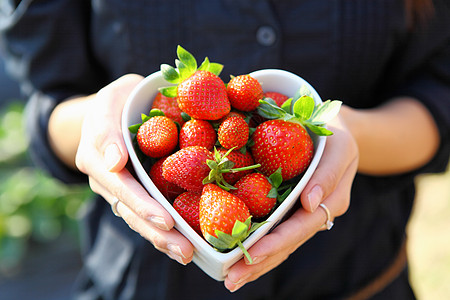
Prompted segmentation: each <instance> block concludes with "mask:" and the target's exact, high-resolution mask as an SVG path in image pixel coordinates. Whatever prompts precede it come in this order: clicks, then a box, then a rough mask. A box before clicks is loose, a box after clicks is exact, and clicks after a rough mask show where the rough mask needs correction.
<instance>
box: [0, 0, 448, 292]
mask: <svg viewBox="0 0 450 300" xmlns="http://www.w3.org/2000/svg"><path fill="white" fill-rule="evenodd" d="M16 2H17V1H16ZM434 2H435V7H436V9H435V15H434V17H433V18H432V19H430V20H429V21H428V23H426V24H416V26H415V27H414V28H413V29H408V27H407V26H406V17H405V12H404V10H403V1H401V0H358V1H357V0H351V1H349V0H336V1H327V0H302V1H294V0H278V1H269V0H258V1H256V0H254V1H242V0H222V1H211V0H195V1H194V0H180V1H167V0H164V1H163V0H159V1H158V0H146V1H144V0H139V1H138V0H133V1H120V0H92V1H86V0H47V1H38V0H35V1H32V0H24V1H20V4H18V6H17V7H15V6H13V5H12V4H5V5H2V6H1V10H0V13H2V15H1V17H0V28H1V30H2V32H1V38H2V45H3V46H4V50H5V52H6V55H7V57H8V61H7V66H8V68H9V70H10V71H11V73H12V74H13V75H14V76H16V78H18V80H20V82H21V84H22V88H23V90H24V92H25V93H27V95H28V96H29V97H30V100H29V103H28V106H27V112H28V115H27V122H28V129H29V132H30V139H31V144H30V153H31V154H32V156H33V158H34V160H35V162H36V164H37V165H39V166H40V167H42V168H44V169H45V170H47V171H48V172H49V173H50V174H52V175H53V176H55V177H57V178H59V179H61V180H62V181H65V182H68V183H80V182H85V181H86V177H85V176H84V175H82V174H80V173H77V172H74V171H71V170H69V169H67V168H66V167H64V165H63V164H62V163H61V162H59V161H58V159H57V158H56V157H55V155H54V154H53V153H52V152H51V150H50V147H49V145H48V142H47V140H46V132H47V123H48V117H49V115H50V113H51V111H52V109H53V108H54V107H55V106H56V105H57V104H58V103H60V102H61V101H63V99H66V98H67V97H71V96H75V95H79V94H89V93H93V92H96V91H97V90H99V89H100V88H101V87H103V86H105V85H106V84H108V83H109V82H111V81H113V80H115V79H117V78H118V77H120V76H121V75H123V74H126V73H139V74H141V75H144V76H145V75H148V74H150V73H153V72H155V71H157V70H159V66H160V64H161V63H170V64H173V59H174V58H175V56H176V53H175V49H176V45H178V44H181V45H183V47H185V48H186V49H188V50H189V51H190V52H192V53H193V54H195V56H196V57H197V58H198V59H203V58H204V57H205V56H208V57H209V58H210V60H211V61H216V62H220V63H223V64H224V65H225V68H224V71H223V72H222V76H223V78H224V79H227V78H229V75H230V74H234V75H239V74H244V73H249V72H251V71H254V70H258V69H263V68H280V69H285V70H288V71H291V72H293V73H296V74H298V75H300V76H301V77H303V78H305V79H306V80H307V81H309V82H310V83H311V84H312V85H313V86H314V87H315V88H316V90H317V91H318V93H319V94H320V95H321V97H322V98H323V99H339V100H342V101H343V102H344V103H345V104H347V105H350V106H352V107H357V108H371V107H374V106H377V105H380V104H382V103H383V102H384V101H386V99H388V98H389V97H393V96H398V95H405V96H406V95H407V96H413V97H416V98H417V99H419V100H420V101H421V102H422V103H423V104H424V105H425V106H426V107H427V108H428V109H429V111H430V112H431V114H432V115H433V117H434V119H435V121H436V123H437V125H438V127H439V130H440V136H441V144H440V148H439V151H438V153H437V154H436V156H435V157H434V158H433V159H432V161H430V162H429V163H428V164H427V165H425V166H423V167H422V168H420V169H418V170H415V171H413V172H410V173H407V174H401V175H397V176H388V177H371V176H364V175H361V174H358V175H357V176H356V178H355V181H354V185H353V189H352V195H351V206H350V209H349V210H348V212H347V213H346V214H345V215H344V216H342V217H339V218H338V219H337V220H336V226H334V227H333V229H332V230H331V231H329V232H320V233H318V234H317V235H316V236H315V237H313V238H312V239H311V240H309V241H308V242H307V243H306V244H305V245H303V246H302V247H300V248H299V249H298V250H297V251H296V252H294V253H293V254H292V255H291V256H290V257H289V259H288V260H286V261H285V262H284V263H283V264H282V265H280V266H279V267H277V268H276V269H274V270H273V271H271V272H270V273H268V274H266V275H265V276H263V277H261V278H260V279H258V280H257V281H256V282H253V283H250V284H247V285H246V286H244V287H243V288H242V289H240V290H239V291H237V292H236V293H233V294H230V293H229V292H228V291H227V290H226V289H225V288H224V287H223V284H222V283H220V282H216V281H214V280H213V279H211V278H209V277H208V276H207V275H205V274H204V273H203V272H202V271H201V270H199V269H198V268H197V267H196V266H195V265H194V264H191V265H188V266H181V265H179V264H177V263H176V262H173V261H171V260H170V259H169V258H167V257H166V256H165V255H164V254H161V253H159V252H158V251H157V250H155V249H154V248H153V246H152V245H151V244H150V243H149V242H147V241H145V240H144V239H143V238H141V237H140V236H139V235H138V234H137V233H135V232H133V231H132V230H130V229H129V228H128V226H127V225H126V224H125V222H123V221H122V220H121V219H119V218H116V217H114V216H113V215H112V213H111V210H110V208H109V205H108V203H107V202H106V201H104V200H103V199H100V198H98V199H94V200H93V201H92V202H91V203H90V207H89V210H88V211H87V213H86V216H85V222H84V224H85V233H86V234H85V239H84V241H85V243H84V251H85V253H84V255H85V267H84V270H83V274H82V276H81V280H80V284H79V292H80V293H82V294H84V295H85V296H86V295H89V296H88V298H87V299H97V298H100V295H101V297H103V298H104V299H213V298H212V297H211V295H214V299H340V298H342V297H343V296H345V295H347V294H348V293H350V292H352V291H355V290H357V289H358V288H360V287H361V286H363V285H364V284H366V283H367V282H369V281H371V279H373V278H374V277H376V276H377V274H378V273H379V272H381V271H382V270H383V269H384V268H385V267H386V266H387V265H388V264H389V262H390V261H391V260H392V259H393V257H394V256H395V254H396V252H397V251H398V249H399V247H400V244H401V242H402V240H403V238H404V236H405V226H406V224H407V221H408V218H409V214H410V211H411V207H412V205H413V200H414V177H415V176H416V175H417V174H420V173H425V172H441V171H443V170H444V169H445V167H446V166H447V163H448V159H449V155H450V4H449V3H448V1H446V0H437V1H434ZM11 3H12V2H11ZM9 5H10V6H9ZM398 286H400V288H397V289H392V288H391V289H387V290H386V291H384V294H382V295H379V299H407V298H411V297H413V295H412V293H411V291H410V289H409V287H408V285H407V283H405V284H404V285H402V284H398Z"/></svg>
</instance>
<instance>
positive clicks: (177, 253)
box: [167, 244, 186, 265]
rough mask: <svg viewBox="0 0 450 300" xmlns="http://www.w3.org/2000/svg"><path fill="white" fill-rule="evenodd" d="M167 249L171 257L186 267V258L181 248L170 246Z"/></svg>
mask: <svg viewBox="0 0 450 300" xmlns="http://www.w3.org/2000/svg"><path fill="white" fill-rule="evenodd" d="M167 249H168V250H169V256H170V257H171V258H172V259H174V260H176V261H177V262H179V263H180V264H182V265H186V263H185V262H184V261H183V258H186V257H185V256H184V255H183V252H182V251H181V248H180V246H178V245H175V244H168V245H167Z"/></svg>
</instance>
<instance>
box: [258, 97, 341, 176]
mask: <svg viewBox="0 0 450 300" xmlns="http://www.w3.org/2000/svg"><path fill="white" fill-rule="evenodd" d="M307 94H308V93H307ZM309 94H310V93H309ZM260 103H261V105H260V106H259V107H258V113H259V114H260V115H261V116H263V117H265V118H269V119H275V120H269V121H265V122H263V123H262V124H260V125H258V127H256V130H255V132H254V133H253V135H252V140H253V143H254V144H253V146H252V147H251V152H252V155H253V159H254V160H255V162H256V163H258V164H261V169H260V171H261V172H262V173H263V174H264V175H266V176H269V175H270V174H272V173H273V172H275V171H276V170H277V169H278V168H281V169H282V170H281V174H282V176H283V179H284V180H289V179H291V178H294V177H295V176H297V175H300V174H301V173H302V172H303V171H304V170H306V168H307V167H308V166H309V164H310V162H311V160H312V157H313V153H314V145H313V141H312V139H311V136H310V135H309V133H308V132H307V131H306V129H305V127H307V128H308V129H309V130H311V131H312V132H313V133H315V134H317V135H325V136H326V135H331V134H332V132H331V131H330V130H328V129H326V128H324V127H323V126H324V125H325V124H326V122H327V121H328V120H331V119H332V118H334V117H335V116H336V115H337V113H338V112H339V109H340V106H341V104H342V102H340V101H329V100H328V101H325V102H324V103H322V104H318V105H315V102H314V99H313V98H312V97H311V96H309V95H303V96H301V97H299V98H297V99H296V100H293V101H292V103H291V109H292V114H289V113H288V112H286V111H285V110H284V109H282V108H280V107H278V106H277V105H276V104H272V103H270V102H267V101H264V100H260Z"/></svg>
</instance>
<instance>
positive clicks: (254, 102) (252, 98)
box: [227, 75, 263, 111]
mask: <svg viewBox="0 0 450 300" xmlns="http://www.w3.org/2000/svg"><path fill="white" fill-rule="evenodd" d="M227 95H228V99H229V101H230V103H231V106H232V107H234V108H236V109H237V110H241V111H252V110H254V109H256V108H257V107H258V105H259V102H258V101H259V100H260V99H262V98H263V89H262V87H261V84H260V83H259V81H258V80H256V79H255V78H253V77H251V76H250V75H239V76H236V77H233V78H231V80H230V82H228V85H227Z"/></svg>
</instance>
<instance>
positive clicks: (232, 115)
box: [216, 110, 247, 124]
mask: <svg viewBox="0 0 450 300" xmlns="http://www.w3.org/2000/svg"><path fill="white" fill-rule="evenodd" d="M234 116H237V117H241V118H242V119H244V120H246V119H247V116H246V115H245V114H244V113H243V112H240V111H236V110H232V111H230V112H229V113H228V114H226V115H225V116H224V117H222V118H221V119H219V120H217V121H216V122H217V123H219V124H221V123H222V122H223V121H225V119H227V118H229V117H234Z"/></svg>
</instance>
